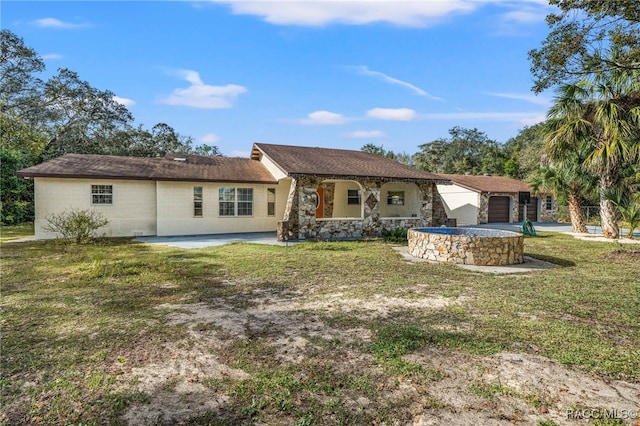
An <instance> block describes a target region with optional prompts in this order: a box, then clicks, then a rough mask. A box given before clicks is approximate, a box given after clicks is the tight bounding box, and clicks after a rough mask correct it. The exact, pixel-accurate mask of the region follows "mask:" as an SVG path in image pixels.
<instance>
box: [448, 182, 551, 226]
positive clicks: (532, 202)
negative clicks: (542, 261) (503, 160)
mask: <svg viewBox="0 0 640 426" xmlns="http://www.w3.org/2000/svg"><path fill="white" fill-rule="evenodd" d="M440 176H441V177H442V178H443V179H447V180H450V181H451V182H452V185H437V187H438V191H439V193H440V196H441V197H442V200H443V203H444V206H445V210H446V213H447V216H448V217H449V218H455V219H456V221H457V225H459V226H460V225H462V226H464V225H477V224H480V223H496V222H503V223H513V222H522V221H523V220H524V218H525V209H526V217H528V218H529V220H531V221H532V222H556V221H557V220H558V204H557V201H556V200H555V199H554V198H553V197H552V196H551V195H547V194H543V195H541V196H538V197H535V196H533V194H532V193H531V192H532V189H531V187H530V186H529V184H527V183H526V182H522V181H519V180H516V179H512V178H509V177H505V176H472V175H453V174H441V175H440Z"/></svg>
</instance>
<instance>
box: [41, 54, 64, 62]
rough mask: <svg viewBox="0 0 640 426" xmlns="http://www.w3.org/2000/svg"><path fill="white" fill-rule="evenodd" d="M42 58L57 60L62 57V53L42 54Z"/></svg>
mask: <svg viewBox="0 0 640 426" xmlns="http://www.w3.org/2000/svg"><path fill="white" fill-rule="evenodd" d="M42 59H44V60H45V61H55V60H58V59H62V55H61V54H59V53H47V54H46V55H42Z"/></svg>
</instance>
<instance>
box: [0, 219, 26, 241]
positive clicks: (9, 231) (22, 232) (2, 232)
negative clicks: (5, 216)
mask: <svg viewBox="0 0 640 426" xmlns="http://www.w3.org/2000/svg"><path fill="white" fill-rule="evenodd" d="M33 235H34V230H33V223H23V224H21V225H16V226H5V225H2V226H1V227H0V242H5V241H9V240H15V239H18V238H24V237H31V236H33Z"/></svg>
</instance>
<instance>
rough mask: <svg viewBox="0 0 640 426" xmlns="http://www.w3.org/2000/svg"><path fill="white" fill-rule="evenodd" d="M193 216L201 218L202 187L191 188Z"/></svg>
mask: <svg viewBox="0 0 640 426" xmlns="http://www.w3.org/2000/svg"><path fill="white" fill-rule="evenodd" d="M193 216H195V217H202V187H201V186H194V187H193Z"/></svg>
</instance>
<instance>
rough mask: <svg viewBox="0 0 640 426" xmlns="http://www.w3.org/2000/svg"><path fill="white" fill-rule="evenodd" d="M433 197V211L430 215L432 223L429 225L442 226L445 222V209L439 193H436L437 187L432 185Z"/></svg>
mask: <svg viewBox="0 0 640 426" xmlns="http://www.w3.org/2000/svg"><path fill="white" fill-rule="evenodd" d="M434 188H435V189H434V193H433V194H434V197H433V209H432V211H433V213H432V215H431V217H432V219H431V221H432V223H431V225H430V226H442V225H446V224H447V219H448V217H447V210H446V209H445V208H444V202H443V201H442V197H441V196H440V194H439V193H437V191H438V189H437V188H436V187H435V185H434Z"/></svg>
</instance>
